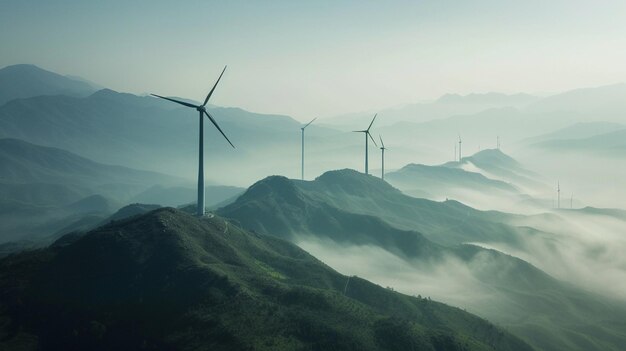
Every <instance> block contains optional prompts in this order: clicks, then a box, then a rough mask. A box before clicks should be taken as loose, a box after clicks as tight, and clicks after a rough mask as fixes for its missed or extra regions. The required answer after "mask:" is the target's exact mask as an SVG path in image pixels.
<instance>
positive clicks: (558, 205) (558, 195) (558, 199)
mask: <svg viewBox="0 0 626 351" xmlns="http://www.w3.org/2000/svg"><path fill="white" fill-rule="evenodd" d="M556 208H559V209H560V208H561V184H560V183H559V182H558V181H557V182H556Z"/></svg>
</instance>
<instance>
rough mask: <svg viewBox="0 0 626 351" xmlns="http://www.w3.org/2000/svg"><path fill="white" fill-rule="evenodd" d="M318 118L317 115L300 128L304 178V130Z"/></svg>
mask: <svg viewBox="0 0 626 351" xmlns="http://www.w3.org/2000/svg"><path fill="white" fill-rule="evenodd" d="M316 119H317V117H315V118H313V120H312V121H311V122H309V123H307V124H306V125H304V127H302V128H300V130H301V131H302V180H304V130H305V129H306V127H308V126H309V125H310V124H311V123H313V121H315V120H316Z"/></svg>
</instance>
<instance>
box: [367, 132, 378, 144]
mask: <svg viewBox="0 0 626 351" xmlns="http://www.w3.org/2000/svg"><path fill="white" fill-rule="evenodd" d="M366 134H367V135H368V136H369V137H370V139H372V142H373V143H374V145H376V147H378V144H376V140H374V137H373V136H372V134H370V132H367V133H366Z"/></svg>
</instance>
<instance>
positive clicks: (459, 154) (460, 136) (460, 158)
mask: <svg viewBox="0 0 626 351" xmlns="http://www.w3.org/2000/svg"><path fill="white" fill-rule="evenodd" d="M462 142H463V141H461V134H459V162H461V158H462V156H461V143H462Z"/></svg>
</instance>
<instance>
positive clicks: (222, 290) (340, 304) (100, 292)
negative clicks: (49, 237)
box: [0, 208, 531, 350]
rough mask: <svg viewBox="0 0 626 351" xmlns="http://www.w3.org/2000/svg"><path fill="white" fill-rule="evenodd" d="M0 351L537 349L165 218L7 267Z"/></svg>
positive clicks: (111, 229) (112, 229)
mask: <svg viewBox="0 0 626 351" xmlns="http://www.w3.org/2000/svg"><path fill="white" fill-rule="evenodd" d="M0 286H1V287H2V288H1V289H0V291H2V293H1V294H0V304H1V305H2V309H1V310H0V311H2V312H0V313H1V315H2V321H3V323H2V324H1V325H0V334H1V335H2V339H1V341H0V343H1V344H2V346H3V348H8V349H18V348H19V349H24V350H29V349H33V350H34V349H39V350H53V349H54V350H55V349H64V350H85V349H90V350H110V349H116V350H136V349H146V350H156V349H159V350H163V349H178V350H191V349H195V350H204V349H207V350H208V349H210V350H233V349H255V350H293V349H303V348H306V349H325V350H329V349H341V350H398V349H419V350H422V349H423V350H531V347H530V346H528V345H527V344H525V343H524V342H522V341H521V340H519V339H517V338H516V337H513V336H511V335H510V334H508V333H507V332H505V331H503V330H502V329H499V328H497V327H495V326H493V325H491V324H489V323H488V322H486V321H484V320H482V319H480V318H478V317H475V316H473V315H471V314H469V313H466V312H463V311H462V310H460V309H458V308H452V307H448V306H446V305H443V304H441V303H437V302H434V301H431V300H430V299H424V298H414V297H409V296H406V295H402V294H399V293H396V292H393V291H390V290H388V289H385V288H382V287H380V286H377V285H375V284H372V283H370V282H368V281H366V280H363V279H361V278H357V277H347V276H343V275H341V274H339V273H337V272H335V271H334V270H332V269H330V268H329V267H327V266H326V265H324V264H323V263H321V262H319V261H318V260H316V259H315V258H314V257H312V256H310V255H309V254H307V253H306V252H304V251H302V250H301V249H299V248H298V247H296V246H294V245H292V244H289V243H287V242H285V241H283V240H279V239H275V238H272V237H269V236H264V235H260V234H255V233H250V232H247V231H245V230H242V229H240V228H238V227H237V226H235V225H233V224H232V223H229V222H228V221H225V220H223V219H221V218H219V217H213V218H204V219H198V218H196V217H192V216H190V215H187V214H185V213H182V212H179V211H176V210H173V209H168V208H166V209H159V210H155V211H152V212H149V213H147V214H144V215H140V216H137V217H132V218H130V219H127V220H121V221H116V222H112V223H110V224H108V225H105V226H103V227H100V228H99V229H96V230H94V231H92V232H90V233H88V234H86V235H85V236H83V237H81V238H79V239H78V240H75V241H72V242H71V243H69V244H64V245H53V246H51V247H50V248H48V249H45V250H38V251H32V252H27V253H23V254H20V255H14V256H10V257H8V258H5V259H3V260H0Z"/></svg>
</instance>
